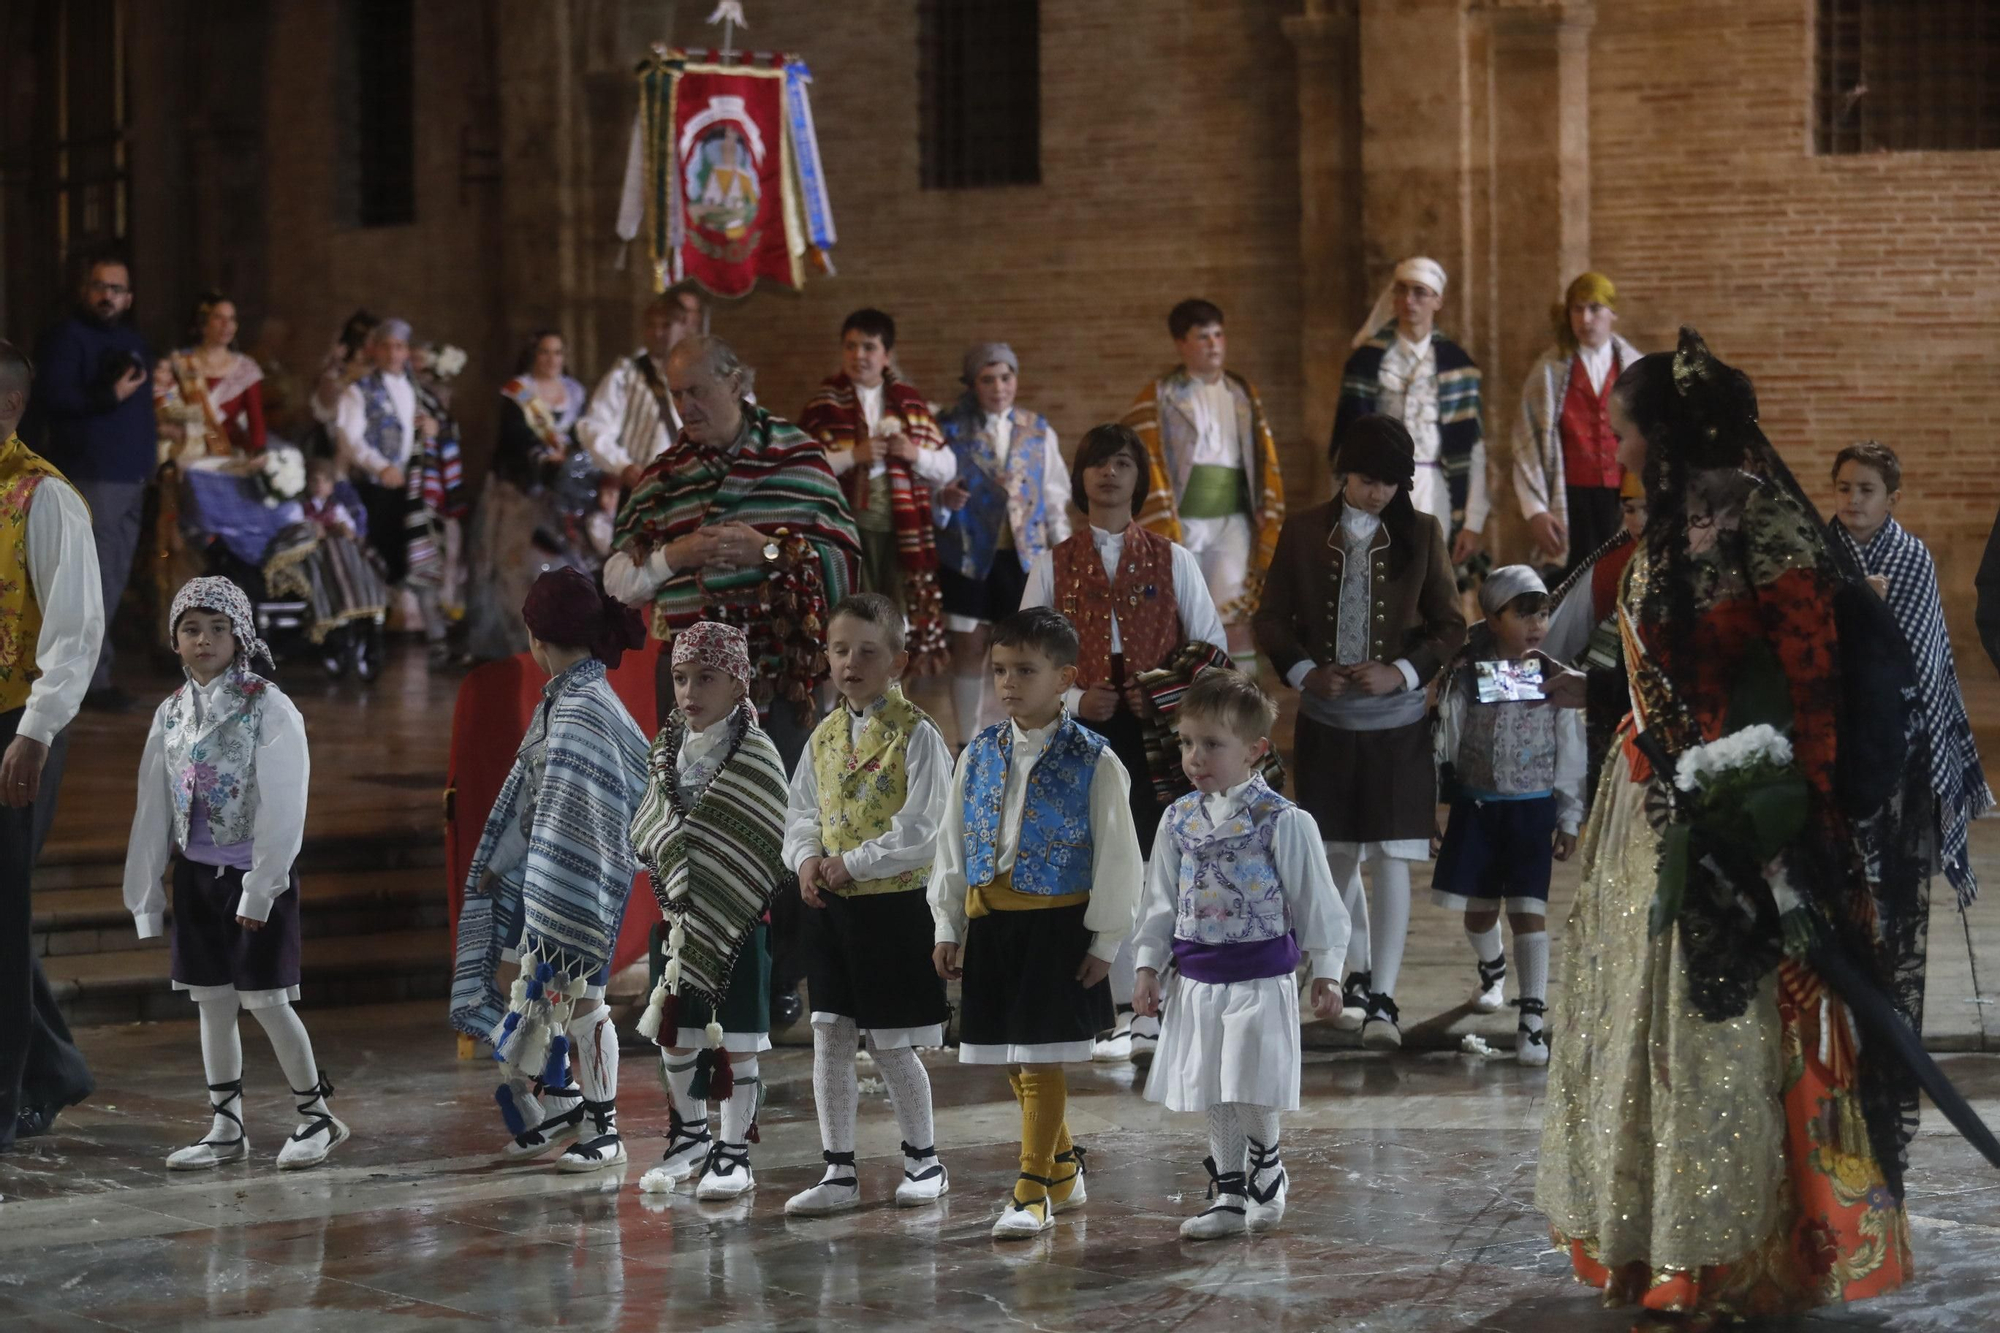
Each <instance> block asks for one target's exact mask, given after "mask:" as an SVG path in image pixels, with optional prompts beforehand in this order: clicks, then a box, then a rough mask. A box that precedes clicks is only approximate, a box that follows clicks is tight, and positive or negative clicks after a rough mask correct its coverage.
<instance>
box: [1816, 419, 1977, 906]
mask: <svg viewBox="0 0 2000 1333" xmlns="http://www.w3.org/2000/svg"><path fill="white" fill-rule="evenodd" d="M1833 488H1834V491H1835V493H1836V494H1837V495H1838V496H1839V499H1840V508H1839V510H1838V511H1837V512H1836V513H1835V515H1834V518H1833V520H1832V522H1831V523H1829V524H1828V525H1827V527H1828V531H1829V533H1830V535H1831V539H1832V543H1833V547H1834V549H1835V550H1836V551H1838V552H1840V553H1842V554H1843V555H1845V556H1846V558H1847V559H1848V560H1849V561H1850V562H1851V563H1852V564H1853V565H1854V566H1856V567H1857V568H1858V569H1859V570H1860V572H1861V573H1862V574H1863V575H1864V576H1865V577H1866V578H1867V579H1868V581H1869V582H1870V583H1871V584H1873V585H1874V586H1875V590H1876V591H1877V592H1878V593H1880V594H1881V595H1882V597H1883V598H1884V599H1885V600H1886V601H1887V602H1888V603H1889V610H1890V612H1891V614H1893V615H1894V616H1895V617H1896V623H1897V624H1898V625H1899V626H1901V627H1902V630H1903V637H1904V638H1905V639H1908V640H1909V643H1910V656H1911V658H1912V659H1913V661H1914V663H1915V666H1916V668H1917V693H1918V696H1919V698H1920V700H1921V702H1922V704H1923V709H1924V719H1925V721H1926V722H1928V723H1929V724H1930V734H1931V746H1930V749H1931V790H1932V792H1933V793H1934V794H1935V796H1936V797H1937V826H1936V828H1935V829H1933V830H1932V838H1931V841H1932V843H1933V846H1932V848H1931V861H1932V865H1933V867H1934V868H1942V869H1943V871H1944V874H1945V878H1946V879H1948V880H1950V881H1951V886H1952V888H1953V889H1954V890H1956V891H1957V894H1958V902H1959V906H1961V907H1964V906H1966V905H1968V904H1969V903H1971V902H1972V899H1973V897H1974V895H1976V894H1977V893H1978V892H1979V881H1978V879H1977V878H1976V877H1975V876H1974V875H1973V872H1972V858H1971V855H1970V853H1969V851H1968V847H1967V839H1966V827H1967V825H1969V824H1970V823H1971V822H1972V821H1973V820H1975V819H1977V818H1979V817H1980V816H1981V815H1982V814H1984V813H1985V812H1986V811H1987V810H1988V809H1990V808H1992V805H1993V793H1992V792H1991V791H1989V790H1988V789H1987V786H1986V773H1985V770H1984V769H1983V768H1981V767H1980V763H1979V751H1978V749H1977V748H1976V747H1975V745H1974V743H1973V739H1972V723H1971V722H1970V720H1968V719H1967V717H1966V715H1965V695H1964V694H1963V693H1962V692H1961V691H1960V690H1959V686H1958V667H1957V665H1956V664H1955V663H1954V662H1953V661H1952V657H1951V632H1950V630H1949V629H1948V628H1946V626H1945V623H1944V603H1943V601H1941V600H1940V599H1939V597H1938V582H1937V566H1936V565H1935V564H1933V563H1932V561H1931V553H1930V548H1929V547H1927V546H1925V545H1924V543H1923V539H1922V538H1920V537H1918V536H1916V535H1915V534H1914V533H1912V532H1911V531H1910V530H1909V529H1908V528H1905V527H1904V526H1903V525H1902V524H1900V523H1898V522H1897V521H1896V519H1895V516H1894V511H1895V508H1896V501H1898V500H1900V499H1901V498H1902V496H1903V465H1902V463H1901V462H1900V461H1899V460H1898V459H1897V457H1896V454H1895V451H1894V450H1892V449H1890V448H1889V446H1887V445H1886V444H1878V443H1876V442H1875V441H1873V440H1868V441H1865V442H1863V443H1861V444H1854V445H1849V446H1848V447H1847V448H1845V449H1842V450H1841V451H1840V453H1839V455H1838V456H1837V457H1835V459H1834V460H1833Z"/></svg>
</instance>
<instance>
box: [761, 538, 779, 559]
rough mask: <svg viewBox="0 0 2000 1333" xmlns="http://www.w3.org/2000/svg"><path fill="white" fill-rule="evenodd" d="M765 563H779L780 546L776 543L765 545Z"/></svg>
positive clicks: (766, 543)
mask: <svg viewBox="0 0 2000 1333" xmlns="http://www.w3.org/2000/svg"><path fill="white" fill-rule="evenodd" d="M764 563H765V564H767V565H775V564H777V563H778V544H777V543H776V542H765V543H764Z"/></svg>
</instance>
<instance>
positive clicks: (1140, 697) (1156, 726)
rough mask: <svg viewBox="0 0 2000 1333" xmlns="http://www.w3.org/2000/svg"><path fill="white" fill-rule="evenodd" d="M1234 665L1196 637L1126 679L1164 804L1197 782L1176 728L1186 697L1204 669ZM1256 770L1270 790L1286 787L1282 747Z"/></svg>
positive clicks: (1149, 769) (1126, 690)
mask: <svg viewBox="0 0 2000 1333" xmlns="http://www.w3.org/2000/svg"><path fill="white" fill-rule="evenodd" d="M1235 665H1236V664H1235V663H1234V662H1232V661H1231V660H1230V657H1229V654H1228V653H1225V652H1223V651H1222V649H1220V648H1217V647H1216V646H1215V645H1214V644H1210V643H1203V642H1201V641H1200V640H1199V639H1194V640H1190V641H1188V642H1187V643H1184V644H1182V645H1181V646H1180V647H1179V648H1177V649H1175V650H1174V653H1173V655H1172V656H1171V657H1169V658H1168V659H1167V660H1166V661H1165V662H1163V663H1162V664H1160V666H1158V667H1157V668H1155V669H1154V670H1151V671H1141V672H1138V673H1136V674H1134V675H1133V676H1131V677H1130V678H1128V679H1127V680H1126V682H1125V686H1124V689H1123V691H1122V693H1123V694H1124V696H1125V702H1126V704H1127V705H1128V706H1129V707H1130V708H1131V709H1132V713H1133V716H1135V717H1137V718H1138V719H1139V732H1140V735H1141V736H1143V737H1144V738H1145V742H1146V773H1145V775H1144V776H1145V777H1147V778H1148V779H1149V780H1150V781H1151V782H1152V784H1153V795H1154V796H1155V797H1156V798H1158V800H1159V802H1160V804H1161V805H1162V806H1169V805H1172V804H1173V803H1174V802H1175V801H1177V800H1179V799H1180V798H1181V797H1183V796H1185V795H1187V794H1188V793H1189V792H1191V791H1193V790H1194V784H1193V783H1191V782H1189V781H1188V780H1187V772H1186V771H1185V770H1184V769H1182V767H1181V746H1180V735H1179V733H1178V732H1177V731H1176V729H1175V727H1174V715H1175V714H1176V713H1177V712H1179V711H1180V706H1181V696H1182V695H1184V694H1186V693H1187V691H1188V687H1189V686H1190V685H1192V684H1194V678H1195V677H1196V676H1198V675H1200V674H1201V673H1202V672H1204V671H1207V670H1208V669H1209V668H1211V667H1215V668H1219V669H1221V670H1223V671H1231V670H1234V669H1235ZM1257 771H1258V772H1259V773H1261V774H1263V776H1264V781H1265V782H1266V783H1267V784H1268V785H1269V786H1270V788H1271V790H1273V791H1283V790H1284V787H1285V761H1284V760H1282V759H1280V758H1279V757H1278V747H1277V746H1275V745H1273V746H1272V747H1271V748H1270V749H1269V750H1268V751H1267V752H1266V753H1265V755H1264V758H1263V759H1262V760H1261V761H1260V762H1259V763H1258V765H1257ZM1140 776H1141V775H1139V774H1137V773H1135V774H1133V775H1132V780H1133V781H1134V782H1137V781H1138V780H1139V778H1140Z"/></svg>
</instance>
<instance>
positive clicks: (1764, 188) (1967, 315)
mask: <svg viewBox="0 0 2000 1333" xmlns="http://www.w3.org/2000/svg"><path fill="white" fill-rule="evenodd" d="M1813 9H1814V6H1813V5H1812V3H1811V2H1810V0H1621V3H1618V4H1610V5H1600V6H1599V7H1598V20H1597V28H1596V32H1595V34H1594V36H1593V41H1592V50H1591V71H1590V82H1591V142H1590V148H1591V182H1592V191H1591V203H1592V213H1591V236H1592V260H1593V262H1594V263H1595V264H1596V265H1597V266H1598V267H1600V268H1602V269H1604V270H1605V271H1606V272H1608V273H1610V274H1611V275H1612V276H1613V277H1614V278H1615V279H1616V280H1617V282H1618V288H1619V294H1620V299H1621V305H1622V307H1623V311H1624V313H1623V316H1622V323H1621V326H1620V328H1621V331H1622V332H1624V333H1625V334H1627V335H1628V336H1630V337H1631V338H1632V340H1633V341H1634V342H1636V343H1637V344H1639V346H1640V347H1641V348H1644V349H1647V350H1653V349H1659V348H1665V347H1670V346H1671V345H1672V339H1673V336H1674V333H1675V329H1676V327H1677V326H1678V325H1679V324H1680V323H1683V322H1685V323H1689V324H1693V325H1695V326H1696V327H1698V328H1699V329H1701V331H1702V333H1703V335H1704V336H1705V337H1707V339H1708V341H1709V344H1710V345H1711V346H1712V347H1713V348H1714V349H1715V350H1716V352H1717V354H1718V355H1720V356H1722V357H1723V358H1725V359H1726V360H1729V361H1731V362H1733V363H1735V364H1737V365H1739V366H1741V367H1742V368H1743V369H1744V370H1746V371H1747V372H1748V373H1749V374H1750V375H1751V376H1753V377H1754V378H1755V380H1756V382H1757V390H1758V394H1759V397H1760V400H1761V404H1762V409H1763V418H1764V426H1765V429H1766V431H1768V432H1769V434H1770V436H1771V438H1772V440H1773V441H1774V442H1775V443H1776V444H1777V446H1778V447H1779V449H1780V450H1781V451H1782V452H1783V454H1784V456H1785V458H1786V461H1787V462H1789V463H1790V464H1791V465H1792V467H1793V469H1794V470H1795V471H1796V472H1797V473H1798V474H1799V476H1800V478H1801V480H1802V481H1803V482H1804V483H1805V484H1806V486H1807V487H1808V489H1809V490H1810V491H1811V492H1812V494H1813V495H1814V497H1815V498H1816V499H1817V500H1819V501H1820V502H1821V503H1822V505H1823V506H1825V505H1829V504H1830V500H1831V485H1830V483H1829V482H1828V479H1827V467H1828V465H1829V464H1830V462H1831V460H1832V456H1833V454H1834V453H1835V452H1836V451H1837V450H1838V449H1839V448H1840V447H1841V446H1843V445H1845V444H1847V443H1850V442H1852V441H1854V440H1857V439H1862V438H1865V437H1869V436H1873V437H1875V438H1878V439H1881V440H1882V441H1884V442H1885V443H1887V444H1889V445H1890V446H1891V447H1893V448H1894V449H1895V450H1896V451H1897V453H1898V454H1900V455H1901V456H1902V459H1903V462H1904V468H1905V481H1904V496H1903V503H1902V508H1901V509H1900V510H1899V511H1898V516H1899V517H1900V518H1901V520H1902V521H1903V522H1904V523H1905V524H1906V526H1908V527H1909V528H1910V529H1911V530H1912V531H1914V532H1916V533H1917V534H1918V535H1920V536H1922V537H1923V538H1924V539H1925V540H1926V541H1927V542H1928V543H1929V544H1930V547H1931V550H1932V552H1933V554H1934V555H1935V556H1936V559H1937V564H1938V575H1939V580H1940V582H1941V584H1942V586H1943V590H1944V598H1945V610H1946V615H1947V618H1948V619H1949V620H1950V622H1951V625H1952V628H1953V630H1954V632H1955V637H1956V639H1957V642H1958V646H1959V659H1960V665H1961V669H1962V670H1963V671H1964V672H1966V673H1967V674H1974V673H1982V674H1983V673H1988V672H1990V671H1991V667H1990V666H1989V665H1988V664H1987V663H1986V661H1985V659H1984V655H1983V654H1981V653H1980V652H1979V651H1978V649H1977V645H1976V642H1975V639H1974V636H1973V632H1972V606H1971V602H1972V591H1971V589H1972V577H1973V574H1974V571H1975V570H1976V569H1977V567H1978V562H1979V556H1980V552H1981V550H1982V549H1983V545H1984V542H1985V539H1986V534H1987V531H1988V529H1989V528H1990V527H1991V525H1992V523H1993V519H1994V513H1995V509H1996V506H2000V470H1996V468H1995V467H1994V463H1995V461H1996V454H1995V449H1994V428H1995V421H1996V417H2000V374H1996V372H1995V369H1994V360H1993V358H1994V355H1995V351H1996V349H2000V153H1896V154H1879V155H1870V156H1865V157H1816V156H1813V155H1812V152H1811V143H1812V134H1811V115H1812V80H1813V62H1812V27H1813Z"/></svg>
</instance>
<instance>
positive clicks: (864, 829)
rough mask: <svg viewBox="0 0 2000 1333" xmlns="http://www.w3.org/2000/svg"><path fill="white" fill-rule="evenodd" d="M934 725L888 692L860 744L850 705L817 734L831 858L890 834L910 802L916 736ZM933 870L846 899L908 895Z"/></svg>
mask: <svg viewBox="0 0 2000 1333" xmlns="http://www.w3.org/2000/svg"><path fill="white" fill-rule="evenodd" d="M929 720H930V719H929V718H928V717H927V716H926V715H925V713H924V711H923V710H922V709H921V708H918V707H917V706H916V705H915V704H913V703H911V702H910V701H909V700H908V699H906V698H904V697H903V691H902V690H901V688H899V687H898V686H895V685H891V686H890V687H889V692H888V694H887V695H885V696H884V697H883V700H882V706H881V707H880V708H878V709H876V710H875V711H874V712H873V713H872V714H870V715H869V718H868V720H867V722H865V723H863V724H862V727H861V738H860V739H859V740H858V741H856V740H854V739H852V735H853V732H852V729H851V728H850V727H849V725H848V711H847V707H846V705H845V704H843V705H841V706H840V707H838V708H836V709H834V710H833V711H832V712H831V713H828V714H827V715H826V717H825V718H824V719H823V720H822V721H821V722H820V724H819V726H818V727H817V728H815V729H814V731H813V734H812V741H811V743H810V747H809V748H810V749H811V752H812V765H813V778H814V780H815V781H817V782H818V783H819V841H820V846H822V847H824V848H825V849H826V851H827V854H828V855H829V856H838V855H840V854H841V853H843V852H851V851H853V850H854V849H855V848H856V847H859V846H860V845H861V844H862V843H864V842H867V841H869V840H870V839H871V838H879V837H881V836H882V835H883V834H884V833H887V832H888V831H889V823H890V821H891V820H893V819H894V818H895V817H896V815H897V813H898V812H899V811H901V810H902V808H903V802H904V801H906V800H907V799H908V798H909V790H910V783H909V773H908V770H907V769H906V768H905V767H904V761H905V759H906V758H907V756H908V755H909V752H910V735H911V733H913V732H914V731H916V729H917V724H918V723H920V722H927V721H929ZM930 877H931V868H930V867H929V866H928V865H923V866H918V867H917V868H916V869H914V870H906V871H904V872H903V873H902V874H900V875H893V876H891V877H890V878H888V879H857V880H855V881H854V883H853V885H852V886H850V887H849V888H847V889H844V890H842V891H841V892H842V893H843V895H844V896H847V897H858V896H860V895H862V894H869V893H901V892H903V891H905V890H907V889H921V888H923V887H924V885H925V884H927V883H929V881H930Z"/></svg>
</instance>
